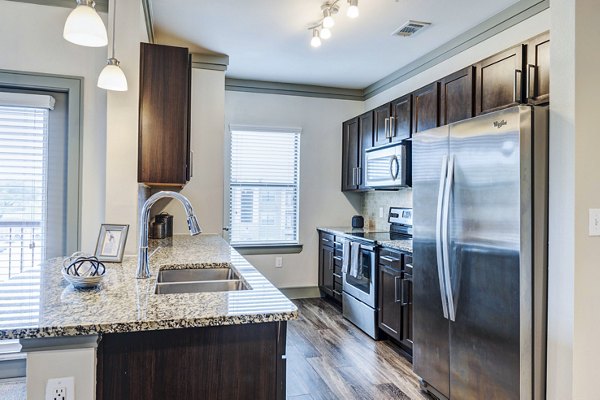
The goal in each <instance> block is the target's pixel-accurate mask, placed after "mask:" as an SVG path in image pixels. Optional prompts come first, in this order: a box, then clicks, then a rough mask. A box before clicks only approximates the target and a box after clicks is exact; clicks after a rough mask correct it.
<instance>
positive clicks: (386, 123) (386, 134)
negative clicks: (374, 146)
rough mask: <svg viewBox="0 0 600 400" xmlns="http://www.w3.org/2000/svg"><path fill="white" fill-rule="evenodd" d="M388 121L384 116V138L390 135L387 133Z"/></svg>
mask: <svg viewBox="0 0 600 400" xmlns="http://www.w3.org/2000/svg"><path fill="white" fill-rule="evenodd" d="M389 122H390V119H389V118H386V119H385V121H384V131H385V137H386V139H387V138H389V137H390V135H389V133H388V124H389Z"/></svg>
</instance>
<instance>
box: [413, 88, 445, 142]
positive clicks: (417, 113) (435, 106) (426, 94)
mask: <svg viewBox="0 0 600 400" xmlns="http://www.w3.org/2000/svg"><path fill="white" fill-rule="evenodd" d="M412 104H413V106H412V114H413V115H412V116H413V123H412V132H413V134H414V133H416V132H421V131H425V130H427V129H431V128H435V127H437V126H440V107H439V106H440V83H439V82H434V83H432V84H429V85H427V86H425V87H422V88H421V89H419V90H416V91H414V92H413V94H412Z"/></svg>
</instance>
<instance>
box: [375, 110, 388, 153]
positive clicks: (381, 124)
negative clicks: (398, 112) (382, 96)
mask: <svg viewBox="0 0 600 400" xmlns="http://www.w3.org/2000/svg"><path fill="white" fill-rule="evenodd" d="M390 116H391V108H390V103H386V104H384V105H382V106H380V107H377V108H376V109H375V110H373V126H374V128H373V129H374V131H373V146H381V145H384V144H387V143H389V142H390V134H389V129H390V126H389V124H390Z"/></svg>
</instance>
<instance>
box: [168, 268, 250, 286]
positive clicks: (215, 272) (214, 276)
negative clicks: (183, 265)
mask: <svg viewBox="0 0 600 400" xmlns="http://www.w3.org/2000/svg"><path fill="white" fill-rule="evenodd" d="M231 279H239V276H238V275H237V274H236V273H235V272H234V271H233V270H232V269H231V268H200V269H168V270H162V271H159V272H158V279H157V282H158V283H163V282H198V281H223V280H231Z"/></svg>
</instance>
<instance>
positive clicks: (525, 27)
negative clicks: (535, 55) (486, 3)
mask: <svg viewBox="0 0 600 400" xmlns="http://www.w3.org/2000/svg"><path fill="white" fill-rule="evenodd" d="M549 29H550V10H545V11H543V12H541V13H539V14H537V15H535V16H533V17H531V18H529V19H527V20H525V21H523V22H521V23H520V24H517V25H515V26H513V27H511V28H509V29H507V30H505V31H503V32H501V33H499V34H497V35H495V36H493V37H491V38H489V39H487V40H485V41H483V42H481V43H479V44H477V45H475V46H473V47H471V48H470V49H468V50H465V51H463V52H462V53H460V54H457V55H455V56H454V57H451V58H449V59H448V60H446V61H443V62H441V63H439V64H437V65H435V66H434V67H432V68H430V69H428V70H426V71H423V72H421V73H420V74H418V75H416V76H414V77H412V78H410V79H408V80H407V81H405V82H401V83H399V84H398V85H396V86H394V87H392V88H390V89H387V90H385V91H383V92H381V93H379V94H378V95H376V96H374V97H371V98H370V99H368V100H367V101H366V102H365V111H366V110H371V109H373V108H375V107H377V106H380V105H381V104H384V103H386V102H388V101H391V100H394V99H396V98H398V97H400V96H403V95H405V94H407V93H410V92H412V91H414V90H416V89H419V88H421V87H423V86H425V85H427V84H430V83H431V82H433V81H435V80H437V79H440V78H443V77H444V76H446V75H449V74H451V73H453V72H456V71H458V70H460V69H463V68H465V67H467V66H469V65H472V64H475V63H476V62H478V61H480V60H483V59H484V58H487V57H489V56H491V55H493V54H495V53H497V52H500V51H502V50H505V49H507V48H508V47H510V46H514V45H516V44H518V43H520V42H522V41H524V40H526V39H529V38H531V37H533V36H535V35H537V34H539V33H542V32H545V31H547V30H549Z"/></svg>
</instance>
